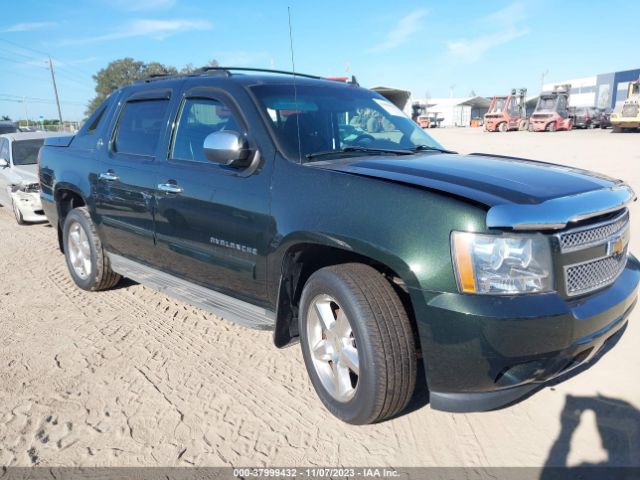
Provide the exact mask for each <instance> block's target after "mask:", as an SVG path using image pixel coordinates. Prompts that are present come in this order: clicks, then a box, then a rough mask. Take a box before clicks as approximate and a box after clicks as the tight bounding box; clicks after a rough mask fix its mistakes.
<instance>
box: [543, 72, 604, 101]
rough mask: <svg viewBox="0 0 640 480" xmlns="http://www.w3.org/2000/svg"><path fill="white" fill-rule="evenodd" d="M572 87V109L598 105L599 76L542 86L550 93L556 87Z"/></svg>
mask: <svg viewBox="0 0 640 480" xmlns="http://www.w3.org/2000/svg"><path fill="white" fill-rule="evenodd" d="M565 84H568V85H571V93H570V95H569V106H571V107H593V106H595V105H596V104H597V98H596V85H597V84H598V76H597V75H593V76H591V77H582V78H574V79H571V80H566V81H562V82H554V83H545V84H544V85H543V86H542V91H543V92H550V91H552V90H553V87H554V86H556V85H565Z"/></svg>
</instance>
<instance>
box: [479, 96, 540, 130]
mask: <svg viewBox="0 0 640 480" xmlns="http://www.w3.org/2000/svg"><path fill="white" fill-rule="evenodd" d="M526 101H527V89H526V88H521V89H520V90H519V91H516V89H515V88H514V89H512V90H511V95H508V96H506V97H493V100H491V105H490V106H489V111H488V112H487V113H486V114H485V115H484V129H485V131H487V132H508V131H509V130H527V128H528V127H529V121H528V120H527V106H526Z"/></svg>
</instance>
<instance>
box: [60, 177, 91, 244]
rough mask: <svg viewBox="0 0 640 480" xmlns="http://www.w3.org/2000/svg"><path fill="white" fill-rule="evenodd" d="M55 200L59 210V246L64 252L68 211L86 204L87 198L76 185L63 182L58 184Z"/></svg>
mask: <svg viewBox="0 0 640 480" xmlns="http://www.w3.org/2000/svg"><path fill="white" fill-rule="evenodd" d="M54 200H55V202H56V209H57V211H58V225H57V230H58V246H59V248H60V251H61V252H62V253H64V242H63V240H62V226H63V225H64V220H65V218H66V217H67V215H68V213H69V212H70V211H71V210H73V209H74V208H77V207H83V206H86V205H87V199H86V198H85V196H84V194H83V193H82V192H81V191H80V189H78V188H77V187H76V186H75V185H72V184H66V183H61V184H58V185H56V190H55V192H54Z"/></svg>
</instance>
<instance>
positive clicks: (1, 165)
mask: <svg viewBox="0 0 640 480" xmlns="http://www.w3.org/2000/svg"><path fill="white" fill-rule="evenodd" d="M8 166H9V162H8V161H7V159H6V158H0V168H6V167H8Z"/></svg>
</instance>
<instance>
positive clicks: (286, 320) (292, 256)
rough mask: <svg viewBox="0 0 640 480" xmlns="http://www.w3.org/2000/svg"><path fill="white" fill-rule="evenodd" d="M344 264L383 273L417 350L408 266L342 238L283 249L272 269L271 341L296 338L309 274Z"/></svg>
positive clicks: (277, 343)
mask: <svg viewBox="0 0 640 480" xmlns="http://www.w3.org/2000/svg"><path fill="white" fill-rule="evenodd" d="M344 263H362V264H365V265H369V266H371V267H372V268H374V269H376V270H377V271H378V272H380V274H381V275H384V276H385V277H386V278H387V280H388V281H389V282H390V283H391V285H392V286H393V288H394V290H395V291H396V293H397V294H398V296H399V297H400V299H401V301H402V303H403V305H404V307H405V309H406V310H407V315H408V316H409V318H410V321H411V323H412V327H413V330H414V338H415V342H416V349H417V350H420V342H419V337H418V334H417V326H416V323H415V315H414V312H413V304H412V301H411V298H410V295H409V290H408V288H407V287H408V286H413V285H417V279H416V278H415V276H413V275H411V274H410V273H409V272H410V268H409V266H408V265H407V264H406V263H405V262H403V261H402V260H401V259H400V258H398V257H395V256H392V255H389V253H388V252H380V251H377V250H375V249H367V250H362V249H356V248H353V246H352V245H350V244H349V243H347V242H344V241H342V240H340V241H339V244H336V241H335V239H333V242H320V241H318V239H317V238H314V239H310V238H306V239H299V240H298V241H296V242H291V243H289V244H288V245H287V247H286V248H284V249H283V253H282V254H281V255H280V256H279V262H278V263H277V266H276V268H278V267H279V268H280V270H279V282H278V290H277V297H276V298H277V299H276V323H275V328H274V335H273V341H274V344H275V346H276V347H278V348H282V347H285V346H287V345H289V344H291V343H293V342H295V341H296V339H297V338H298V333H299V332H298V308H299V301H300V297H301V295H302V289H303V288H304V285H305V283H306V281H307V280H308V279H309V277H310V276H311V275H312V274H313V273H314V272H316V271H318V270H319V269H321V268H324V267H328V266H332V265H340V264H344Z"/></svg>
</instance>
